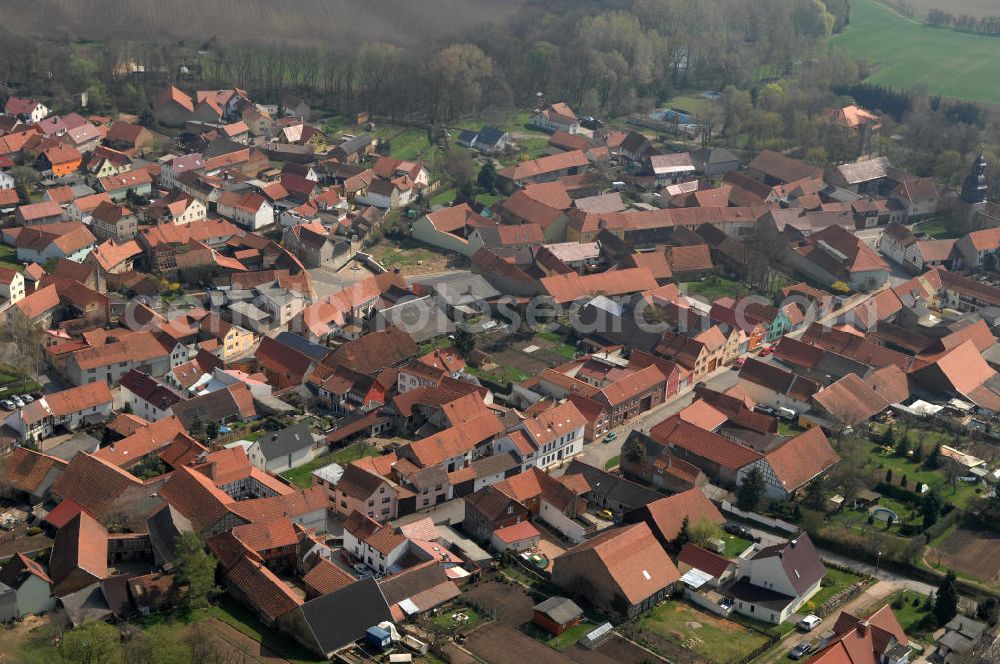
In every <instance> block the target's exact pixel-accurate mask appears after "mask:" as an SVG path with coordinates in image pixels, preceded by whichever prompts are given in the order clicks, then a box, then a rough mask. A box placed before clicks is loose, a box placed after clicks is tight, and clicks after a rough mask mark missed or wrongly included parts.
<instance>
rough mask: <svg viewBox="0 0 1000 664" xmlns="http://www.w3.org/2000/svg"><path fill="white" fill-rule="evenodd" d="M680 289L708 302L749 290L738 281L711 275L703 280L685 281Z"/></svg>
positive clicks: (745, 292)
mask: <svg viewBox="0 0 1000 664" xmlns="http://www.w3.org/2000/svg"><path fill="white" fill-rule="evenodd" d="M681 291H683V292H686V293H687V294H688V295H698V296H700V297H703V298H705V299H706V300H708V301H709V302H714V301H715V300H717V299H719V298H720V297H733V298H735V297H739V296H740V295H745V294H747V293H749V292H750V289H749V288H747V287H746V286H744V285H743V284H741V283H740V282H738V281H733V280H732V279H726V278H725V277H718V276H712V277H708V278H706V279H705V280H704V281H686V282H684V283H682V284H681Z"/></svg>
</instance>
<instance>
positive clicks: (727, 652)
mask: <svg viewBox="0 0 1000 664" xmlns="http://www.w3.org/2000/svg"><path fill="white" fill-rule="evenodd" d="M639 624H640V626H641V627H642V628H643V629H645V630H648V631H650V632H653V633H654V634H657V635H658V636H660V637H661V638H664V639H666V640H668V641H673V642H674V643H678V644H680V645H681V646H683V647H684V648H687V649H688V650H691V651H693V652H694V653H696V654H698V655H701V656H702V657H704V658H706V659H708V660H710V661H712V662H716V663H717V664H728V663H729V662H738V661H741V660H742V659H743V658H744V657H746V656H747V655H748V654H750V653H751V652H753V651H754V650H756V649H757V648H760V647H761V646H763V645H765V644H766V643H767V637H765V636H764V635H763V634H760V633H758V632H755V631H753V630H749V629H747V628H745V627H743V626H742V625H739V624H738V623H735V622H730V621H728V620H722V619H720V618H717V617H715V616H713V615H710V614H708V613H704V612H702V611H699V610H697V609H695V608H694V607H691V606H689V605H687V604H684V603H681V602H677V601H674V600H670V601H667V602H664V603H662V604H660V605H659V606H657V607H656V608H655V609H653V610H652V611H650V612H649V613H647V614H645V615H644V616H643V617H642V618H641V619H640V621H639Z"/></svg>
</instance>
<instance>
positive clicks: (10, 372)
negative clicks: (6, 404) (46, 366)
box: [0, 364, 41, 399]
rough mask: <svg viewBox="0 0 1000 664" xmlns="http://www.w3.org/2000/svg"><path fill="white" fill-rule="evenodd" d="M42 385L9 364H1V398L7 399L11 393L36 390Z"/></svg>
mask: <svg viewBox="0 0 1000 664" xmlns="http://www.w3.org/2000/svg"><path fill="white" fill-rule="evenodd" d="M40 389H41V386H39V384H38V383H36V382H35V381H34V380H32V379H31V378H26V377H25V376H23V375H22V374H21V373H20V372H19V371H18V370H17V369H16V368H14V367H12V366H11V365H9V364H0V399H6V398H7V397H9V396H10V395H11V394H23V393H25V392H35V391H37V390H40Z"/></svg>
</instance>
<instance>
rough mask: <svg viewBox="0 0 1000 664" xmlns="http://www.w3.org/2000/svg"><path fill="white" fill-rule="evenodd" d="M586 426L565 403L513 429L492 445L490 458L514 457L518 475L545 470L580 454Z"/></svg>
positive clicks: (580, 414) (574, 409)
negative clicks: (503, 455)
mask: <svg viewBox="0 0 1000 664" xmlns="http://www.w3.org/2000/svg"><path fill="white" fill-rule="evenodd" d="M586 425H587V418H586V417H584V415H583V414H582V413H581V412H580V411H579V410H577V407H576V406H575V405H573V403H572V402H570V401H567V402H564V403H562V404H560V405H558V406H556V407H555V408H550V409H549V410H547V411H545V412H543V413H539V414H538V415H535V416H534V417H531V418H528V419H526V420H524V421H523V422H521V423H520V424H518V425H516V427H515V428H514V429H513V430H512V431H510V432H509V433H507V435H506V436H503V437H501V438H500V439H499V440H497V441H496V443H494V454H503V453H506V452H510V453H512V454H514V456H515V458H517V459H518V460H519V461H520V463H521V470H522V471H524V470H527V469H528V468H530V467H532V466H536V467H538V468H541V469H545V468H548V467H549V466H552V465H554V464H557V463H559V462H561V461H563V460H564V459H569V458H570V457H572V456H574V455H576V454H579V453H580V452H582V451H583V430H584V428H585V427H586Z"/></svg>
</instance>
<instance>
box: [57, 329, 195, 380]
mask: <svg viewBox="0 0 1000 664" xmlns="http://www.w3.org/2000/svg"><path fill="white" fill-rule="evenodd" d="M178 347H179V348H178ZM186 360H187V348H186V347H184V345H183V344H181V343H179V342H174V343H171V342H169V341H161V339H160V338H158V337H157V336H156V335H155V334H154V333H152V332H134V333H129V334H128V335H127V336H124V337H122V338H120V339H118V340H114V341H112V340H110V339H109V340H108V342H107V343H105V344H103V345H100V346H93V347H90V348H84V349H81V350H78V351H76V352H74V353H72V354H71V355H70V356H69V358H67V360H66V378H67V380H69V382H70V383H72V384H73V385H88V384H90V383H95V382H103V383H108V384H114V383H117V382H118V381H120V380H121V378H122V376H124V375H125V374H127V373H128V372H129V371H131V370H132V369H139V370H141V371H143V372H144V373H147V374H149V375H151V376H164V375H166V373H167V372H168V371H170V369H171V368H173V367H175V366H177V365H179V364H182V363H183V362H185V361H186Z"/></svg>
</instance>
